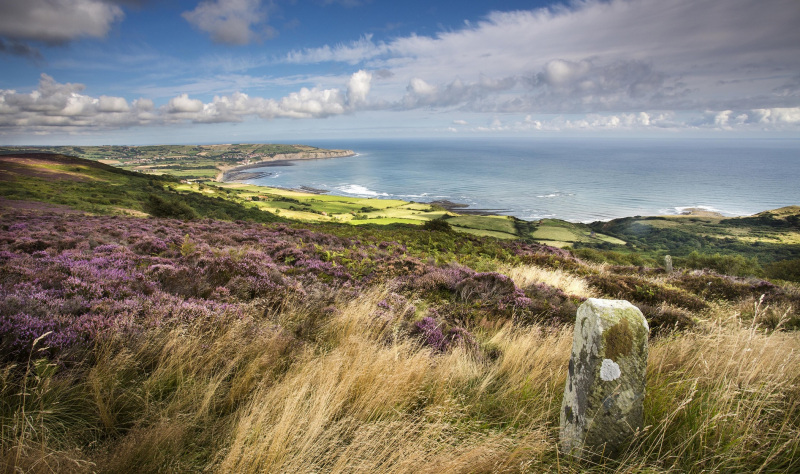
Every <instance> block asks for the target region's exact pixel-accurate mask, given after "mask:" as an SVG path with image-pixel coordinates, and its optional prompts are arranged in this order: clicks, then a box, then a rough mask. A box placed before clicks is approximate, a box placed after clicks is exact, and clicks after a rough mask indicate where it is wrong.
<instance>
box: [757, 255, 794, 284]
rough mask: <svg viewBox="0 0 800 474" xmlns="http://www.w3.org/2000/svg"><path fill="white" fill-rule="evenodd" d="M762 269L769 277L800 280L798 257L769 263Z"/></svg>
mask: <svg viewBox="0 0 800 474" xmlns="http://www.w3.org/2000/svg"><path fill="white" fill-rule="evenodd" d="M764 270H765V273H766V275H767V276H768V277H769V278H774V279H777V280H786V281H795V282H800V259H795V260H781V261H779V262H774V263H770V264H769V265H767V266H766V267H765V268H764Z"/></svg>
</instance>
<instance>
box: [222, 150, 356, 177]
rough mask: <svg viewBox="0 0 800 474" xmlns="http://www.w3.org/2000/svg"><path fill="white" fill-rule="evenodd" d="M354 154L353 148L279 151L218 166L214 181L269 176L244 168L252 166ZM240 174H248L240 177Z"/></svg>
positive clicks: (285, 163)
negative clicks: (251, 161) (239, 163)
mask: <svg viewBox="0 0 800 474" xmlns="http://www.w3.org/2000/svg"><path fill="white" fill-rule="evenodd" d="M350 156H356V152H355V151H353V150H327V151H303V152H299V153H279V154H276V155H273V156H271V157H269V158H268V159H265V160H261V161H258V162H256V163H248V164H246V165H239V166H219V167H217V169H218V170H219V173H217V176H216V178H214V181H217V182H219V183H225V182H232V181H244V180H247V179H256V178H257V177H264V176H269V174H264V173H247V172H245V170H248V169H253V168H265V167H271V166H292V162H294V161H305V160H326V159H329V158H347V157H350ZM241 175H248V176H244V177H242V176H241ZM259 175H260V176H259Z"/></svg>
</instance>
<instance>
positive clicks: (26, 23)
mask: <svg viewBox="0 0 800 474" xmlns="http://www.w3.org/2000/svg"><path fill="white" fill-rule="evenodd" d="M124 16H125V15H124V13H123V12H122V9H121V8H120V7H119V6H118V5H115V4H114V2H112V1H108V0H3V1H0V36H5V37H8V38H14V39H20V40H37V41H47V42H65V41H70V40H74V39H77V38H80V37H84V36H88V37H95V38H102V37H104V36H106V35H107V34H108V31H109V30H110V29H111V25H112V24H113V23H114V22H116V21H119V20H121V19H122V18H123V17H124Z"/></svg>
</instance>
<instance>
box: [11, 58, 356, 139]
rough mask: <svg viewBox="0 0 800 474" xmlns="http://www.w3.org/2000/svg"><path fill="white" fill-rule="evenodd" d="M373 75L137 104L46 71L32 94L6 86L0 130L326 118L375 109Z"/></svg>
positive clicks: (180, 95) (137, 102)
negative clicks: (271, 93)
mask: <svg viewBox="0 0 800 474" xmlns="http://www.w3.org/2000/svg"><path fill="white" fill-rule="evenodd" d="M371 79H372V75H371V74H370V73H369V72H367V71H363V70H361V71H358V72H356V73H354V74H353V75H352V76H350V78H349V80H348V81H347V84H346V86H347V88H346V89H345V90H342V89H338V88H322V87H312V88H308V87H303V88H301V89H300V90H298V91H296V92H291V93H289V94H287V95H286V96H284V97H281V98H278V99H273V98H264V97H251V96H250V95H248V94H245V93H242V92H234V93H232V94H227V95H217V96H214V98H213V99H212V100H211V101H210V102H208V103H204V102H203V101H201V100H199V99H195V98H192V97H190V96H189V94H186V93H183V94H179V95H177V96H175V97H172V98H171V99H169V101H167V103H166V104H164V105H162V106H160V107H156V106H155V104H154V103H153V101H152V100H151V99H147V98H140V99H136V100H134V101H133V102H132V106H131V103H129V102H128V101H127V100H126V99H125V98H123V97H112V96H105V95H102V96H100V97H92V96H89V95H85V94H83V93H82V91H83V90H84V85H83V84H70V83H67V84H61V83H58V82H56V81H55V80H54V79H53V78H52V77H50V76H48V75H46V74H42V76H41V80H40V81H39V86H38V88H37V89H36V90H34V91H32V92H30V93H18V92H17V91H14V90H0V130H6V131H8V130H28V131H40V130H43V129H49V128H54V127H65V128H70V129H80V128H86V129H89V128H118V127H128V126H134V125H147V124H162V123H178V122H187V121H188V122H197V123H223V122H241V121H244V120H245V119H248V118H251V117H259V118H262V119H267V120H269V119H276V118H293V119H306V118H325V117H330V116H334V115H342V114H346V113H351V112H354V111H357V110H360V109H362V108H369V107H370V104H369V101H368V94H369V90H370V82H371Z"/></svg>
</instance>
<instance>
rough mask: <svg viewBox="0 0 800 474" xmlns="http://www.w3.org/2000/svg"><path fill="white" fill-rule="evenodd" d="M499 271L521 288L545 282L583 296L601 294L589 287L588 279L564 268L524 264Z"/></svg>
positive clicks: (570, 293)
mask: <svg viewBox="0 0 800 474" xmlns="http://www.w3.org/2000/svg"><path fill="white" fill-rule="evenodd" d="M499 271H500V273H503V274H505V275H507V276H508V277H509V278H511V279H512V280H514V283H515V284H516V285H517V286H518V287H520V288H525V287H528V286H531V285H535V284H537V283H544V284H546V285H549V286H552V287H554V288H558V289H560V290H561V291H563V292H564V293H566V294H568V295H574V296H580V297H581V298H597V297H599V296H600V294H599V293H598V292H597V291H596V290H595V289H593V288H591V287H589V284H588V283H587V282H586V280H584V279H582V278H579V277H576V276H574V275H571V274H569V273H567V272H565V271H563V270H557V269H549V268H544V267H537V266H535V265H524V266H516V267H505V268H502V269H500V270H499Z"/></svg>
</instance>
